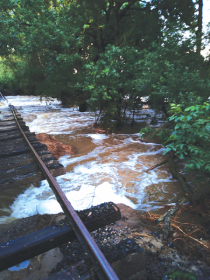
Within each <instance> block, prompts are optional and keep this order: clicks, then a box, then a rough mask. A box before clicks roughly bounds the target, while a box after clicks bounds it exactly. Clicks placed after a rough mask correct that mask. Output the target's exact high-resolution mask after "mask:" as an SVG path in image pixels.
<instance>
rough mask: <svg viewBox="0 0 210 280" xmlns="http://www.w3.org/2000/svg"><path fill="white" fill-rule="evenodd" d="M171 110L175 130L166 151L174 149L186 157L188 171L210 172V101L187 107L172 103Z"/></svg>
mask: <svg viewBox="0 0 210 280" xmlns="http://www.w3.org/2000/svg"><path fill="white" fill-rule="evenodd" d="M169 112H170V113H171V114H172V115H171V116H170V117H169V122H170V123H171V124H172V126H173V129H174V131H173V133H172V134H171V135H170V137H169V138H168V140H167V142H166V150H165V153H167V152H169V151H173V152H174V153H175V154H176V155H177V156H178V157H179V158H180V159H186V160H187V165H186V168H187V170H188V171H193V170H198V171H202V172H204V173H209V174H210V150H209V147H210V103H207V102H204V103H203V104H202V105H194V106H190V107H187V108H185V107H184V106H183V105H182V104H181V105H176V104H171V110H170V111H169Z"/></svg>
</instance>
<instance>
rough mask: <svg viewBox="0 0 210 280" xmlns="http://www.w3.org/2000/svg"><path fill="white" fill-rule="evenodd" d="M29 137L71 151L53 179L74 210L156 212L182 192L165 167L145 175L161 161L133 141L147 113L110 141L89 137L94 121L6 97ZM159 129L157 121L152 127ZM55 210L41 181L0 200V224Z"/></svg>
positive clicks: (154, 150)
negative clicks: (47, 138)
mask: <svg viewBox="0 0 210 280" xmlns="http://www.w3.org/2000/svg"><path fill="white" fill-rule="evenodd" d="M8 99H9V102H11V103H12V104H13V105H14V106H16V108H17V109H18V111H19V112H20V113H21V115H22V116H23V118H24V120H25V121H26V124H27V125H28V126H29V127H30V130H31V131H34V132H35V133H40V132H44V133H49V134H51V135H53V136H54V137H56V138H57V139H58V140H59V141H60V142H62V143H63V144H69V145H72V146H74V147H75V148H76V149H77V153H76V154H75V155H71V156H69V155H67V156H64V157H62V158H60V162H61V163H62V164H64V166H65V167H66V174H65V175H62V176H60V177H58V178H57V181H58V183H59V184H60V185H61V187H62V189H63V191H64V192H65V194H66V195H67V197H68V198H69V200H70V202H71V203H72V205H73V207H74V208H75V209H76V210H82V209H84V208H87V207H90V206H91V205H96V204H100V203H102V202H106V201H110V200H111V201H113V202H115V203H124V204H125V205H128V206H130V207H132V208H133V209H139V210H144V211H148V210H154V209H159V208H160V207H161V206H162V205H165V204H168V203H169V204H170V203H175V202H176V201H177V199H178V198H179V197H180V196H181V195H182V191H181V189H180V187H179V185H178V183H177V182H176V180H174V179H173V178H172V177H171V174H170V172H169V170H168V168H167V165H163V166H161V167H159V168H157V169H155V170H152V171H149V172H148V173H147V172H145V171H146V170H147V169H148V168H150V167H151V166H153V165H154V164H157V163H159V162H161V161H162V160H164V158H165V157H164V156H163V151H164V149H163V147H162V146H161V145H158V144H153V143H142V142H141V141H139V138H140V136H139V131H140V129H141V128H142V127H145V126H147V125H148V124H149V122H150V120H148V119H146V114H148V113H149V114H150V115H151V117H152V116H154V112H153V111H152V110H150V109H148V108H144V109H143V110H142V111H139V112H138V114H137V116H136V119H135V126H134V127H131V126H130V125H127V126H125V127H124V128H123V129H122V131H118V133H113V134H110V135H105V134H94V133H93V123H94V121H95V115H94V113H91V112H85V113H80V112H79V111H78V110H76V109H72V108H62V106H61V104H60V102H59V101H57V100H54V102H51V104H48V103H46V102H42V103H40V101H39V99H38V97H31V96H28V97H27V96H19V97H9V98H8ZM160 124H161V120H160V119H159V123H158V125H160ZM60 211H61V209H60V206H59V205H58V203H57V202H56V199H55V197H54V195H53V193H52V191H51V190H50V188H49V186H48V184H47V183H46V182H45V181H43V182H41V183H40V184H39V185H38V186H33V185H32V186H28V187H25V186H20V187H18V188H14V189H11V190H7V191H3V192H1V195H0V221H1V222H2V223H5V222H9V221H11V220H13V219H17V218H22V217H28V216H31V215H34V214H45V213H48V214H56V213H58V212H60Z"/></svg>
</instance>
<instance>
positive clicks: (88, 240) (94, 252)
mask: <svg viewBox="0 0 210 280" xmlns="http://www.w3.org/2000/svg"><path fill="white" fill-rule="evenodd" d="M9 107H10V109H11V111H12V113H13V115H14V118H15V120H16V123H17V125H18V127H19V129H20V131H21V133H22V134H23V137H24V139H25V140H26V142H27V144H28V146H29V147H30V149H31V151H32V153H33V155H34V156H35V158H36V160H37V163H38V164H39V166H40V168H41V170H42V172H43V174H44V176H45V178H46V179H47V181H48V183H49V185H50V187H51V188H52V190H53V192H54V194H55V196H56V198H57V201H58V202H59V203H60V205H61V207H62V209H63V211H64V213H65V215H66V216H67V218H68V219H69V221H70V223H71V226H72V228H73V230H74V231H75V234H76V235H77V238H78V239H79V241H80V243H81V245H82V247H83V249H84V250H85V251H86V252H87V253H88V255H89V256H90V258H91V260H92V263H93V270H94V272H95V273H96V274H97V276H98V277H99V279H100V280H105V279H110V280H119V278H118V277H117V275H116V274H115V272H114V270H113V269H112V267H111V265H110V264H109V263H108V261H107V259H106V258H105V256H104V255H103V253H102V252H101V250H100V249H99V248H98V246H97V244H96V243H95V241H94V240H93V238H92V237H91V235H90V233H89V231H88V230H87V228H86V227H85V225H84V224H83V222H82V221H81V219H80V218H79V216H78V215H77V213H76V212H75V210H74V208H73V207H72V205H71V203H70V202H69V200H68V199H67V197H66V195H65V194H64V193H63V191H62V190H61V188H60V186H59V185H58V183H57V182H56V180H55V178H54V177H53V176H52V175H51V173H50V171H49V170H48V169H47V167H46V166H45V164H44V163H43V161H42V160H41V159H40V157H39V156H38V154H37V153H36V151H35V150H34V148H33V147H32V145H31V143H30V142H29V140H28V138H27V136H26V135H25V133H24V132H23V130H22V128H21V126H20V124H19V122H18V119H17V115H16V112H15V107H14V106H13V105H11V104H9Z"/></svg>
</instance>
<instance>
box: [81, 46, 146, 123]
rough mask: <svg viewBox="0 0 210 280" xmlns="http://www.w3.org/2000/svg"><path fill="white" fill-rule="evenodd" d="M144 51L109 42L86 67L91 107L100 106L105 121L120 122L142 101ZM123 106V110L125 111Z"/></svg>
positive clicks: (94, 108)
mask: <svg viewBox="0 0 210 280" xmlns="http://www.w3.org/2000/svg"><path fill="white" fill-rule="evenodd" d="M141 58H142V53H141V52H139V51H137V50H136V49H135V48H132V47H130V48H127V47H122V48H120V47H115V46H113V45H109V46H107V47H106V49H105V52H104V53H102V54H101V55H100V57H99V59H98V60H97V62H96V63H93V62H91V63H88V64H86V65H85V66H84V68H85V76H86V78H85V80H84V84H83V90H84V91H89V92H90V99H89V104H90V106H91V109H92V110H94V111H96V110H100V112H101V114H102V121H104V123H107V121H108V119H110V122H112V120H116V122H117V124H120V123H121V122H122V121H123V120H124V119H123V117H124V116H123V113H124V111H125V110H126V109H133V108H134V107H135V106H136V102H139V98H140V96H141V94H143V93H142V92H141V91H140V83H141V79H140V71H141V70H140V69H141V64H142V63H143V62H142V60H141ZM122 109H123V111H122Z"/></svg>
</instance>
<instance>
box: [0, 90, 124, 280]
mask: <svg viewBox="0 0 210 280" xmlns="http://www.w3.org/2000/svg"><path fill="white" fill-rule="evenodd" d="M0 98H1V99H3V100H4V101H7V100H6V98H5V97H4V96H3V95H2V94H0ZM0 117H1V120H0V161H1V164H0V190H5V189H8V188H11V187H16V186H18V185H20V184H28V183H32V182H34V181H39V180H42V179H43V178H45V179H47V181H48V183H49V185H50V187H51V189H52V190H53V192H54V194H55V196H56V198H57V201H58V202H59V204H60V205H61V207H62V209H63V211H64V213H65V215H66V217H67V218H68V220H69V222H70V224H71V230H73V231H74V233H75V235H76V237H77V238H78V240H79V241H80V243H81V246H82V247H83V249H84V250H85V251H86V253H87V254H88V255H89V257H90V259H91V261H92V263H93V270H94V272H95V274H96V275H97V277H98V278H99V279H102V280H104V279H113V280H115V279H118V277H117V275H116V274H115V272H114V271H113V269H112V267H111V266H110V264H109V263H108V261H107V260H106V258H105V257H104V255H103V254H102V252H101V251H100V249H99V248H98V246H97V244H96V243H95V241H94V240H93V239H92V237H91V235H90V233H89V231H88V230H87V228H86V227H85V225H84V223H83V222H82V221H81V219H80V217H79V215H78V214H77V213H76V212H75V210H74V209H73V207H72V205H71V203H70V202H69V201H68V199H67V197H66V196H65V194H64V193H63V191H62V190H61V188H60V186H59V185H58V183H57V181H56V180H55V178H54V177H53V175H54V176H55V175H61V174H63V172H64V169H63V167H62V166H61V165H60V164H59V163H58V162H57V160H56V159H55V158H53V157H52V156H51V154H50V153H49V152H48V151H47V147H46V146H45V145H43V144H41V143H39V142H38V141H37V139H36V138H35V135H34V134H33V133H31V132H30V131H29V128H28V127H27V126H26V125H25V123H24V121H23V119H22V118H21V116H20V115H19V114H18V112H17V110H16V109H15V107H14V106H13V105H11V104H8V106H7V107H6V108H4V110H1V115H0ZM112 207H113V209H112V212H113V211H114V212H115V218H114V219H115V220H117V219H119V218H120V212H119V209H117V207H116V206H115V205H112ZM113 221H114V220H113V219H109V222H113ZM92 228H94V227H92ZM51 231H52V229H51ZM35 234H36V233H35ZM48 235H50V234H49V230H48ZM45 237H46V235H45ZM29 239H30V238H29ZM32 239H33V237H32ZM49 239H51V240H52V236H50V237H49V236H48V238H47V240H46V238H45V239H44V241H43V239H42V243H43V245H44V243H47V241H49ZM51 240H50V241H51ZM66 240H69V239H68V238H66ZM12 243H14V241H13V242H12ZM16 243H18V244H17V246H19V251H18V254H20V252H23V251H24V246H26V245H24V243H23V245H22V247H23V248H22V247H21V246H20V242H19V241H16ZM60 243H61V242H60ZM7 244H10V243H7ZM51 244H52V242H51ZM56 245H57V243H55V246H56ZM13 246H14V245H11V246H10V251H9V250H8V249H7V248H6V249H5V247H8V246H1V244H0V247H1V248H4V250H1V253H0V260H1V262H2V260H3V263H4V265H3V266H2V267H3V269H5V268H6V267H7V262H8V263H9V264H11V263H10V262H9V259H12V257H14V255H15V254H16V255H17V250H16V251H15V252H13V251H14V250H13V249H12V248H13ZM35 247H36V245H35ZM39 247H40V244H39ZM51 247H52V245H51ZM51 247H49V246H48V247H46V248H48V249H49V248H51ZM33 248H34V247H33ZM36 248H37V247H36ZM46 248H45V250H46ZM3 251H4V252H3ZM37 252H38V253H40V250H38V251H37ZM5 255H6V256H5ZM29 256H31V255H30V254H28V255H27V254H26V255H25V258H26V257H29ZM13 265H14V262H13Z"/></svg>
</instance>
